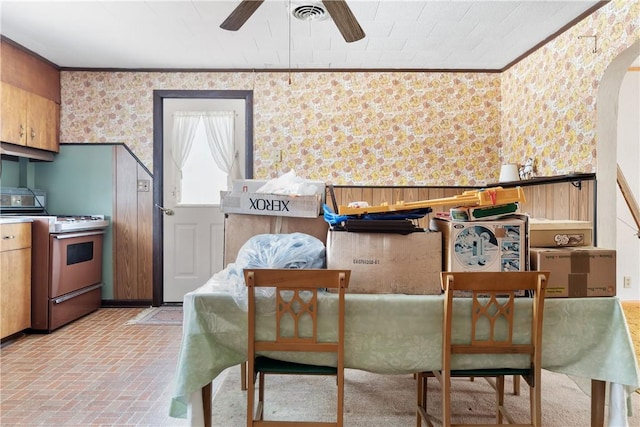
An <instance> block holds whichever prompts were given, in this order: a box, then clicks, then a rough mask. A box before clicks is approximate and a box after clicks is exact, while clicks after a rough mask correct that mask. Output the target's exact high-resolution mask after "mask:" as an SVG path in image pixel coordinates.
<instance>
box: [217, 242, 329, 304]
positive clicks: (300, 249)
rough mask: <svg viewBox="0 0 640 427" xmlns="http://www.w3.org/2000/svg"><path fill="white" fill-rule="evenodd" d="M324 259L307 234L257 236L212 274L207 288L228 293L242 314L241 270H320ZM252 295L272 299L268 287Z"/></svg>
mask: <svg viewBox="0 0 640 427" xmlns="http://www.w3.org/2000/svg"><path fill="white" fill-rule="evenodd" d="M325 259H326V249H325V246H324V244H323V243H322V242H321V241H320V240H319V239H317V238H316V237H313V236H310V235H308V234H304V233H290V234H258V235H255V236H253V237H251V238H250V239H249V240H247V242H246V243H245V244H244V245H242V247H241V248H240V250H239V251H238V256H237V258H236V262H235V263H231V264H229V265H228V266H227V267H226V268H225V269H224V270H222V271H220V272H218V273H216V274H214V275H213V276H212V277H211V279H209V281H208V282H207V285H210V286H212V288H213V289H217V290H227V291H229V292H230V293H231V295H232V296H233V299H234V301H235V302H236V304H238V306H239V307H240V308H242V309H243V310H245V311H246V310H247V287H246V285H245V283H244V273H243V270H244V269H245V268H324V266H325ZM256 294H257V295H263V296H266V297H274V292H273V289H272V288H260V289H258V290H256ZM274 300H275V298H274Z"/></svg>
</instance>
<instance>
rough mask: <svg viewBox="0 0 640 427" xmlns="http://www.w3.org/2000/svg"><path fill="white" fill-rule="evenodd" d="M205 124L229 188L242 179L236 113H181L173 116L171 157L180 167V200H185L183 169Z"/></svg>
mask: <svg viewBox="0 0 640 427" xmlns="http://www.w3.org/2000/svg"><path fill="white" fill-rule="evenodd" d="M201 120H202V122H203V124H204V129H205V133H206V135H207V144H208V146H209V150H210V152H211V155H212V156H213V160H214V161H215V163H216V165H217V166H218V168H219V169H220V170H221V171H223V172H225V173H226V174H227V188H228V189H230V188H231V182H232V180H233V179H238V178H241V175H240V170H239V168H238V162H237V158H238V153H237V151H235V148H234V137H235V135H234V130H235V113H234V112H233V111H177V112H175V113H174V114H173V139H172V141H171V157H172V159H173V162H174V163H175V165H176V168H177V170H178V174H177V176H176V185H175V193H176V200H181V193H182V191H181V189H182V169H183V167H184V165H185V162H186V161H187V158H188V157H189V153H190V152H191V147H192V146H193V141H194V138H195V136H196V131H197V129H198V126H199V125H200V121H201Z"/></svg>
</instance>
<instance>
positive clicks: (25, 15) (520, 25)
mask: <svg viewBox="0 0 640 427" xmlns="http://www.w3.org/2000/svg"><path fill="white" fill-rule="evenodd" d="M238 3H239V0H218V1H211V0H177V1H176V0H174V1H166V0H153V1H152V0H146V1H106V0H101V1H97V0H75V1H60V0H49V1H32V0H0V17H1V19H0V32H1V33H2V35H3V36H5V37H7V38H9V39H11V40H13V41H15V42H17V43H18V44H20V45H22V46H24V47H26V48H27V49H29V50H31V51H33V52H35V53H37V54H38V55H40V56H42V57H44V58H46V59H48V60H49V61H51V62H53V63H54V64H56V65H58V66H60V67H63V68H109V69H114V68H115V69H120V68H122V69H289V68H291V69H425V70H436V69H442V70H464V69H469V70H472V69H473V70H501V69H504V68H505V67H506V66H508V65H509V64H511V63H512V62H514V61H515V60H517V59H518V58H519V57H521V56H522V55H524V54H526V53H527V52H528V51H530V50H531V49H532V48H534V47H535V46H537V45H539V44H540V43H541V42H543V41H544V40H545V39H547V38H549V37H550V36H552V35H554V34H556V33H557V32H558V31H559V30H561V29H562V28H563V27H564V26H565V25H566V24H567V23H569V22H571V21H573V20H574V19H575V18H577V17H579V16H581V15H582V14H583V13H584V12H585V11H587V10H589V9H590V8H592V7H593V6H594V5H596V4H597V3H598V1H597V0H565V1H557V0H532V1H516V0H499V1H487V0H475V1H473V0H472V1H456V0H446V1H445V0H440V1H438V0H427V1H418V0H407V1H399V0H398V1H396V0H348V4H349V6H350V8H351V10H352V12H353V14H354V15H355V17H356V18H357V20H358V22H359V23H360V25H361V27H362V28H363V30H364V32H365V33H366V37H365V38H364V39H363V40H360V41H357V42H353V43H346V42H345V41H344V39H343V38H342V36H341V35H340V33H339V32H338V30H337V28H336V27H335V25H334V23H333V21H332V20H331V19H330V18H329V19H327V20H324V21H314V22H303V21H299V20H297V19H296V18H289V16H290V14H289V13H288V10H289V6H290V5H291V6H292V7H295V6H297V5H301V4H308V3H313V0H311V1H304V0H266V1H265V2H264V3H263V4H262V5H261V6H260V7H259V8H258V10H257V11H256V12H255V13H254V15H253V16H252V17H251V18H249V20H248V21H247V22H246V23H245V25H244V26H243V27H242V28H240V30H239V31H236V32H230V31H226V30H223V29H221V28H220V24H221V23H222V21H224V19H225V18H226V17H227V16H228V15H229V13H231V11H232V10H233V9H234V8H235V7H236V6H237V4H238ZM315 3H316V4H318V2H317V1H316V2H315ZM584 42H585V43H590V42H591V41H590V40H588V39H585V40H584Z"/></svg>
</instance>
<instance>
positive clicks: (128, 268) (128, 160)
mask: <svg viewBox="0 0 640 427" xmlns="http://www.w3.org/2000/svg"><path fill="white" fill-rule="evenodd" d="M114 150H115V151H116V155H115V157H116V162H115V163H116V178H115V179H116V205H115V206H116V212H115V214H114V216H115V220H114V233H113V234H114V245H113V247H114V258H113V261H114V265H115V267H116V270H115V274H114V286H113V296H114V299H116V300H129V299H137V298H138V291H137V288H138V284H137V283H136V282H137V271H138V257H137V253H138V235H137V217H138V206H137V205H138V199H137V176H138V175H137V162H136V161H135V159H134V158H133V157H131V155H130V154H129V152H128V151H127V150H126V148H124V147H123V146H114Z"/></svg>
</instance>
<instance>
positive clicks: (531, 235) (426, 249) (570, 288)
mask: <svg viewBox="0 0 640 427" xmlns="http://www.w3.org/2000/svg"><path fill="white" fill-rule="evenodd" d="M263 183H264V181H263V182H259V181H253V180H244V181H240V182H237V183H235V187H234V191H232V192H224V193H223V194H222V203H221V208H222V211H223V212H225V213H234V214H235V213H237V214H241V215H239V216H240V218H231V219H228V225H234V229H235V230H236V231H235V232H234V233H225V262H231V261H233V260H231V259H229V257H227V253H228V252H229V251H231V252H234V249H235V250H236V251H237V249H238V248H239V246H240V245H242V243H243V242H244V241H246V239H247V238H249V237H251V236H252V235H254V234H259V233H260V232H261V233H280V232H294V231H297V232H305V231H308V234H312V235H316V236H318V234H319V233H320V234H322V235H323V236H322V237H324V230H325V229H327V230H328V231H327V234H326V239H322V240H323V241H325V242H326V248H327V268H335V269H350V270H351V271H352V275H351V280H350V284H349V292H351V293H402V294H439V293H441V285H440V272H441V271H526V270H548V271H550V272H551V276H550V281H549V286H548V288H547V297H596V296H615V294H616V254H615V250H609V249H602V248H596V247H593V246H591V245H592V242H593V236H592V234H593V233H592V227H591V223H590V222H586V221H550V220H538V219H529V217H528V215H523V214H518V213H511V212H512V211H513V210H510V211H509V212H506V213H505V214H500V215H498V217H497V218H489V217H485V213H486V212H485V209H478V212H475V211H474V212H475V213H474V212H471V211H469V210H466V211H464V212H461V211H460V209H459V208H457V209H456V210H452V213H451V215H446V216H440V217H439V216H436V217H435V218H433V219H432V220H431V223H430V227H429V228H430V229H429V230H423V229H416V230H415V232H411V233H408V234H407V233H404V234H397V233H393V232H388V231H387V232H375V231H358V232H350V231H343V230H339V229H338V228H336V229H333V227H331V228H329V226H328V225H327V224H326V223H325V222H324V220H323V219H322V217H320V216H319V214H320V213H321V212H322V205H323V202H324V194H325V187H324V184H322V183H319V185H318V187H319V191H318V194H316V195H312V196H301V197H290V196H279V195H273V194H261V193H255V192H254V189H255V188H256V187H257V186H258V185H261V184H263ZM494 210H495V208H494ZM461 213H462V214H465V215H466V217H465V218H460V214H461ZM232 217H233V215H232ZM269 217H271V218H269Z"/></svg>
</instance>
